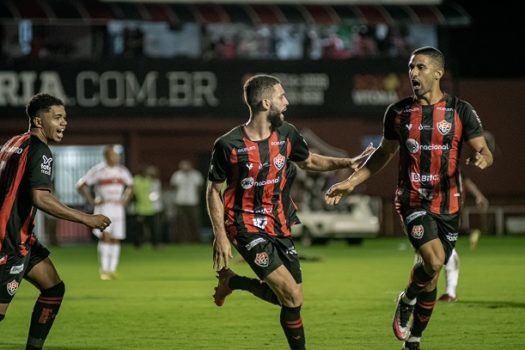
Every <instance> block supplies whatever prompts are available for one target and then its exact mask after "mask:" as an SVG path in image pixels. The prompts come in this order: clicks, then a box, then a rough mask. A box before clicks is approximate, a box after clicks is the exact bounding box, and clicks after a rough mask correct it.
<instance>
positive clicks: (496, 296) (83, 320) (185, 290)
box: [0, 236, 525, 350]
mask: <svg viewBox="0 0 525 350" xmlns="http://www.w3.org/2000/svg"><path fill="white" fill-rule="evenodd" d="M297 248H298V251H299V253H300V254H301V255H302V256H304V257H306V258H319V259H320V260H319V261H310V260H314V259H307V260H305V261H303V262H302V268H303V279H304V283H303V286H304V294H305V304H304V307H303V312H302V316H303V321H304V323H305V327H306V336H307V348H308V349H321V350H331V349H358V350H359V349H378V350H380V349H385V350H386V349H400V348H401V343H400V342H398V341H397V340H395V338H394V336H393V334H392V331H391V317H392V313H393V311H394V306H395V305H394V300H395V298H396V296H397V294H398V293H399V292H400V291H401V290H402V289H403V288H404V286H405V284H406V283H407V279H408V275H409V269H410V266H411V264H412V261H413V253H412V250H411V249H410V247H409V245H408V240H406V239H403V238H399V239H376V240H368V241H365V242H364V244H363V245H362V246H359V247H357V246H348V245H346V244H344V243H342V242H332V243H330V244H328V245H327V246H324V247H310V248H306V247H301V246H298V247H297ZM524 248H525V237H501V238H499V237H486V236H485V237H482V238H481V241H480V244H479V247H478V249H477V250H475V251H471V250H470V249H469V247H468V242H467V241H466V239H460V241H459V242H458V252H459V255H460V258H461V275H460V280H459V288H458V297H459V301H458V302H457V303H452V304H443V303H438V305H437V307H436V309H435V310H434V315H433V317H432V320H431V322H430V325H429V328H428V329H427V331H426V332H425V334H424V338H423V341H422V343H421V345H422V348H423V349H425V350H432V349H434V350H438V349H454V350H462V349H476V350H478V349H525V277H524V276H525V274H524V272H523V271H524V267H525V252H524V250H525V249H524ZM51 257H52V259H53V261H54V262H55V265H56V266H57V269H58V270H59V273H60V274H61V276H62V278H63V279H64V281H65V283H66V293H67V294H66V297H65V299H64V302H63V304H62V309H61V311H60V314H59V315H58V317H57V320H56V322H55V325H54V327H53V329H52V331H51V334H50V335H49V337H48V341H47V343H46V349H50V350H65V349H72V350H73V349H89V350H94V349H118V350H120V349H126V350H128V349H144V350H155V349H181V350H193V349H233V350H237V349H239V350H241V349H254V350H258V349H272V350H275V349H287V345H286V342H285V338H284V335H283V333H282V330H281V328H280V325H279V308H278V307H276V306H274V305H270V304H266V303H264V302H263V301H260V300H259V299H256V298H255V297H253V296H252V295H250V294H248V293H246V292H242V291H236V292H234V293H233V295H231V296H230V297H228V299H227V300H226V303H225V305H224V306H223V307H221V308H218V307H216V306H215V305H214V304H213V301H212V298H211V295H212V292H213V287H214V286H215V283H216V280H215V277H214V272H213V270H212V267H211V246H209V245H196V246H168V247H165V248H163V249H162V250H160V251H153V250H151V249H150V248H149V247H144V248H142V249H140V250H136V249H134V248H133V247H132V246H124V247H123V251H122V260H121V264H120V267H119V272H120V279H119V280H116V281H101V280H99V278H98V271H97V262H96V259H97V257H96V248H95V246H94V245H85V246H75V247H65V248H55V249H52V254H51ZM231 267H232V268H233V270H234V271H236V272H237V273H240V274H246V275H249V276H253V273H252V272H251V271H250V269H249V267H248V266H247V264H245V263H243V262H241V261H239V259H238V254H235V259H234V260H233V261H232V263H231ZM442 286H443V278H441V281H440V289H439V290H438V293H440V292H442V291H443V288H442ZM36 297H37V291H36V289H35V288H34V287H33V286H31V285H30V283H28V282H27V281H24V283H22V284H21V287H20V289H19V291H18V293H17V295H16V297H15V299H14V301H13V302H12V304H11V305H10V307H9V309H8V312H7V315H6V318H5V320H4V321H3V322H2V323H1V324H0V334H1V338H0V339H1V340H0V349H9V350H16V349H23V348H24V344H25V339H26V335H27V326H28V323H29V319H30V313H31V309H32V307H33V303H34V300H35V298H36Z"/></svg>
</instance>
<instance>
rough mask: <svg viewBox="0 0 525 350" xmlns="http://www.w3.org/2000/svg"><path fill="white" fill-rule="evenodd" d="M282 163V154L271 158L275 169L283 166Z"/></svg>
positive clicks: (283, 160) (284, 161)
mask: <svg viewBox="0 0 525 350" xmlns="http://www.w3.org/2000/svg"><path fill="white" fill-rule="evenodd" d="M284 164H286V158H284V156H283V155H282V154H279V155H278V156H277V157H275V158H274V159H273V165H275V167H276V168H277V170H281V169H282V168H283V167H284Z"/></svg>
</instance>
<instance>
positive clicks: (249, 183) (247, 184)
mask: <svg viewBox="0 0 525 350" xmlns="http://www.w3.org/2000/svg"><path fill="white" fill-rule="evenodd" d="M254 182H255V180H254V179H253V177H247V178H244V179H242V180H241V187H242V188H244V189H245V190H248V189H250V188H252V187H253V184H254Z"/></svg>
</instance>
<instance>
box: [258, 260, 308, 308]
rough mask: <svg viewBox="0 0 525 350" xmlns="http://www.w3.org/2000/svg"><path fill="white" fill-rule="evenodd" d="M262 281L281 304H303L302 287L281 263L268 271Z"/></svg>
mask: <svg viewBox="0 0 525 350" xmlns="http://www.w3.org/2000/svg"><path fill="white" fill-rule="evenodd" d="M264 281H265V282H266V283H267V284H268V285H269V286H270V288H271V289H272V290H273V291H274V293H275V294H276V295H277V297H278V298H279V300H280V301H281V303H282V304H283V305H286V306H291V307H297V306H301V305H302V304H303V287H302V284H300V283H297V282H296V281H295V279H294V277H293V276H292V274H291V273H290V271H289V270H288V269H287V268H286V267H285V266H284V265H281V266H279V267H278V268H277V269H275V270H274V271H273V272H272V273H270V274H269V275H268V276H266V278H265V279H264Z"/></svg>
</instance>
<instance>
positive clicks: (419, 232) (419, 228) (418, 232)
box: [410, 225, 425, 239]
mask: <svg viewBox="0 0 525 350" xmlns="http://www.w3.org/2000/svg"><path fill="white" fill-rule="evenodd" d="M423 233H425V229H424V228H423V225H414V226H412V231H411V232H410V234H411V235H412V237H414V238H415V239H421V237H423Z"/></svg>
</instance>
